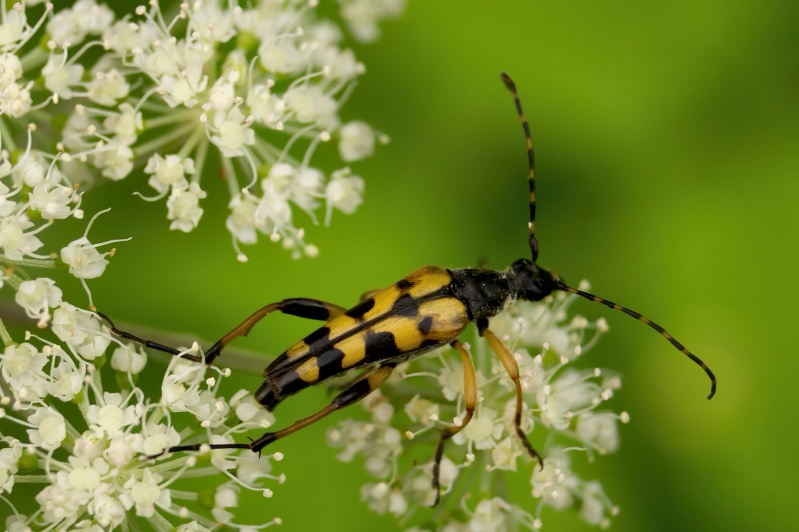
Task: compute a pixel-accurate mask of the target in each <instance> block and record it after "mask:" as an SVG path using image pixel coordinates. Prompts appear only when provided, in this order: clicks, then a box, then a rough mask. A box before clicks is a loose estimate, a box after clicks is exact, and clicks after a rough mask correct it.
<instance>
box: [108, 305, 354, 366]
mask: <svg viewBox="0 0 799 532" xmlns="http://www.w3.org/2000/svg"><path fill="white" fill-rule="evenodd" d="M345 310H346V309H345V308H344V307H340V306H338V305H334V304H333V303H328V302H326V301H320V300H318V299H311V298H307V297H294V298H289V299H284V300H282V301H278V302H277V303H270V304H268V305H266V306H264V307H261V308H260V309H258V310H257V311H255V312H253V313H252V314H251V315H250V316H249V317H248V318H247V319H246V320H244V321H243V322H241V323H240V324H239V325H238V326H237V327H236V328H235V329H233V330H232V331H230V332H229V333H227V334H226V335H225V336H223V337H222V338H221V339H220V340H219V341H217V342H216V343H215V344H214V345H212V346H211V348H210V349H208V351H206V352H205V357H199V356H196V355H189V354H186V353H185V352H184V351H181V350H179V349H175V348H174V347H169V346H166V345H162V344H159V343H157V342H152V341H150V340H145V339H143V338H139V337H138V336H135V335H133V334H131V333H129V332H127V331H123V330H120V329H118V328H117V327H116V325H114V322H112V321H111V319H110V318H109V317H108V316H106V315H105V314H103V313H102V312H96V314H97V315H98V316H100V317H101V318H102V319H104V320H105V321H106V322H107V323H108V325H109V327H110V330H111V334H113V335H114V336H117V337H119V338H124V339H126V340H132V341H134V342H136V343H138V344H141V345H143V346H144V347H149V348H151V349H155V350H157V351H163V352H164V353H169V354H170V355H175V356H181V357H183V358H186V359H188V360H191V361H194V362H205V363H206V364H210V363H212V362H213V361H214V360H215V359H216V357H218V356H219V355H220V354H221V352H222V348H223V347H225V346H226V345H227V344H229V343H230V342H231V341H232V340H233V339H234V338H237V337H239V336H246V335H247V333H249V332H250V329H252V328H253V327H254V326H255V324H256V323H258V322H259V321H261V320H262V319H263V318H265V317H266V316H267V315H268V314H270V313H272V312H275V311H279V312H282V313H283V314H289V315H291V316H298V317H300V318H307V319H310V320H320V321H330V320H332V319H333V318H335V317H337V316H340V315H341V314H343V313H344V311H345Z"/></svg>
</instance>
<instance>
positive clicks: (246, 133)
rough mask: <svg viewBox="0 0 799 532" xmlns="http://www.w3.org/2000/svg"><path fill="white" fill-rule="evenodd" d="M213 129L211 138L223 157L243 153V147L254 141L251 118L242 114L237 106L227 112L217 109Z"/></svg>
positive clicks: (236, 155)
mask: <svg viewBox="0 0 799 532" xmlns="http://www.w3.org/2000/svg"><path fill="white" fill-rule="evenodd" d="M213 131H214V134H212V135H211V140H213V142H214V144H216V145H217V146H218V147H219V149H220V150H221V152H222V154H223V155H224V156H225V157H238V156H240V155H244V148H245V147H246V146H251V145H253V144H254V143H255V131H253V129H252V120H251V119H250V118H249V117H247V116H244V114H242V112H241V110H240V109H239V108H238V107H234V108H233V109H231V110H230V111H228V112H223V111H217V113H216V114H215V115H214V129H213Z"/></svg>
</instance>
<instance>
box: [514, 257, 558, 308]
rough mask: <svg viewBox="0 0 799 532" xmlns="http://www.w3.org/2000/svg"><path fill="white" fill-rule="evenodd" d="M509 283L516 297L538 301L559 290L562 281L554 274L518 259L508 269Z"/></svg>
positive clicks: (526, 260) (527, 261) (528, 261)
mask: <svg viewBox="0 0 799 532" xmlns="http://www.w3.org/2000/svg"><path fill="white" fill-rule="evenodd" d="M510 275H511V283H512V287H513V291H514V293H515V294H516V297H518V298H519V299H524V300H526V301H540V300H542V299H544V298H545V297H547V296H548V295H549V294H551V293H552V292H553V291H555V290H557V289H559V285H560V283H562V281H561V280H560V278H559V277H558V276H557V274H556V273H554V272H551V271H549V270H545V269H543V268H539V267H538V265H537V264H536V263H534V262H533V261H531V260H528V259H519V260H517V261H516V262H514V263H513V264H512V265H511V267H510Z"/></svg>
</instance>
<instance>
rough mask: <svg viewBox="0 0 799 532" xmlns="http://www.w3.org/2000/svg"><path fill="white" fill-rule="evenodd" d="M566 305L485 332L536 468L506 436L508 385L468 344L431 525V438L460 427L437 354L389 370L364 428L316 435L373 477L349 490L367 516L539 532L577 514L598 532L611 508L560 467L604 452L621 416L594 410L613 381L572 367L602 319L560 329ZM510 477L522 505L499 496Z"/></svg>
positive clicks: (449, 361)
mask: <svg viewBox="0 0 799 532" xmlns="http://www.w3.org/2000/svg"><path fill="white" fill-rule="evenodd" d="M575 298H576V296H573V295H567V294H565V293H557V294H556V295H555V296H554V297H553V296H550V297H549V298H547V300H545V301H543V302H538V303H529V302H516V303H514V304H513V305H511V307H510V309H509V310H507V311H505V312H504V313H502V314H500V315H498V316H496V317H495V318H493V320H492V322H491V328H492V330H493V331H494V332H495V333H497V334H498V335H499V336H500V337H502V338H503V339H504V340H505V341H506V343H508V345H509V346H511V348H512V350H513V353H514V357H515V358H516V361H517V363H518V365H519V370H520V376H521V385H522V389H523V396H524V414H523V415H524V417H523V420H522V429H523V430H524V432H525V433H526V434H527V435H528V437H529V438H530V439H531V440H532V441H533V442H534V444H535V446H536V449H537V451H538V452H540V453H541V455H542V456H543V468H541V467H539V464H538V463H537V462H536V460H534V459H532V458H531V457H530V456H529V454H528V453H527V451H526V450H525V448H524V446H523V445H522V442H521V441H520V440H519V437H518V436H517V435H516V434H515V429H514V414H515V406H516V394H515V386H514V384H513V382H512V381H511V379H510V378H509V377H508V375H507V372H506V371H505V369H504V367H503V366H502V364H501V363H500V361H499V360H498V359H497V357H496V356H494V354H493V353H492V352H491V350H490V349H488V347H487V345H485V342H484V341H483V340H482V339H478V340H477V341H476V342H475V344H474V345H472V346H471V351H472V356H473V359H474V363H475V368H476V370H477V383H478V386H479V397H478V403H477V408H476V410H475V412H474V417H473V418H472V419H471V421H470V422H469V423H468V425H466V427H465V428H464V429H463V430H461V431H460V432H458V433H457V434H456V435H455V436H454V437H452V438H451V440H450V441H449V442H448V443H447V446H446V447H445V448H444V456H443V460H442V463H441V469H440V482H441V486H442V496H441V501H440V502H439V506H440V507H441V508H440V509H438V511H436V512H434V513H433V517H432V521H431V518H430V512H429V510H427V509H425V507H426V506H429V505H430V504H431V503H432V502H433V501H435V497H436V494H435V491H434V489H433V488H432V486H431V480H432V465H433V462H432V459H433V453H434V449H435V447H436V443H437V441H438V435H439V432H440V430H441V429H443V428H446V427H448V426H453V425H455V426H457V425H460V424H462V419H463V416H464V414H465V410H464V409H463V394H464V390H463V382H464V379H463V368H462V366H461V364H459V363H458V362H457V360H458V359H457V357H456V356H453V355H452V354H451V353H450V352H448V351H449V350H448V349H445V350H442V351H441V352H439V353H438V354H437V355H434V356H425V357H420V358H419V359H415V360H413V361H411V362H410V363H407V364H405V365H404V367H403V366H400V367H399V368H398V371H396V372H395V376H393V377H392V378H390V379H389V380H388V381H387V382H386V384H384V385H383V386H382V387H381V391H382V392H381V393H374V394H372V395H371V396H369V397H367V398H366V399H365V400H364V401H363V406H364V407H365V408H366V410H367V411H368V412H369V413H370V417H371V419H369V420H367V421H355V420H344V421H341V422H339V423H338V425H337V426H336V427H334V428H332V429H330V430H329V431H328V433H327V438H328V443H329V444H330V445H332V446H334V447H337V448H340V449H341V452H340V453H339V455H338V457H339V458H340V459H341V460H343V461H350V460H353V459H354V458H355V457H360V458H361V460H362V461H363V464H364V467H365V468H366V470H367V472H368V473H369V474H370V475H371V476H372V477H374V478H375V481H374V482H371V483H368V484H366V485H364V486H363V487H362V488H361V497H362V499H363V500H364V501H365V502H366V504H368V506H369V507H370V508H371V509H372V510H374V511H376V512H378V513H381V514H382V513H389V514H393V515H394V516H395V517H396V518H397V519H398V521H399V522H400V524H402V525H404V526H410V525H411V524H414V523H417V521H420V520H421V522H420V523H417V525H418V526H416V527H414V529H415V530H437V529H443V530H447V531H458V530H464V531H468V530H504V529H518V528H528V529H539V528H541V527H542V526H543V521H544V520H543V519H542V512H543V509H544V508H546V507H550V508H553V509H556V510H563V509H566V508H572V507H577V508H578V509H579V512H580V516H581V517H582V518H583V519H584V520H585V521H586V522H588V523H590V524H594V525H600V526H607V525H608V524H609V523H610V521H609V518H610V516H612V515H615V514H616V513H617V512H618V509H617V508H616V507H615V506H614V505H613V504H612V503H611V502H610V500H609V499H608V497H607V496H606V495H605V493H604V490H603V489H602V486H601V484H600V483H599V482H598V481H595V480H585V479H583V478H581V477H580V476H579V475H578V474H577V473H576V472H575V469H574V468H573V465H572V464H573V463H574V462H577V461H585V458H587V459H588V460H587V461H589V462H590V461H592V460H593V459H594V458H595V457H596V455H602V454H605V453H610V452H614V451H615V450H616V449H617V448H618V446H619V435H618V423H619V421H622V422H627V420H628V415H627V414H626V413H621V414H616V413H613V412H612V411H609V410H607V409H605V407H604V405H605V402H606V401H607V400H609V399H610V398H611V397H612V396H613V394H614V392H615V390H617V389H618V388H619V387H620V386H621V381H620V379H619V378H618V377H617V376H615V375H613V374H610V373H608V372H607V371H604V370H600V369H598V368H592V369H576V368H575V367H574V364H573V363H574V362H575V361H576V360H578V359H581V356H582V355H584V354H585V353H586V352H587V351H589V350H590V349H591V347H593V346H594V344H595V343H596V342H597V340H598V339H599V337H600V335H601V334H602V333H603V332H605V331H606V330H607V325H606V323H605V321H604V320H602V319H600V320H598V321H596V322H593V323H592V322H589V321H588V320H586V319H585V318H582V317H579V316H577V317H574V318H572V319H571V320H569V319H567V309H568V307H569V305H570V303H571V302H572V301H573V300H574V299H575ZM410 457H413V458H410ZM510 474H513V475H523V476H525V477H527V478H528V479H529V485H530V491H529V493H530V498H529V499H527V500H514V499H513V498H511V497H510V495H509V494H508V493H506V492H505V491H504V488H503V486H504V485H505V482H504V480H503V478H502V477H503V476H504V475H510ZM414 516H417V517H418V518H417V519H415V518H414ZM444 516H446V517H444ZM425 519H426V520H425ZM437 519H442V521H437ZM443 519H445V520H443Z"/></svg>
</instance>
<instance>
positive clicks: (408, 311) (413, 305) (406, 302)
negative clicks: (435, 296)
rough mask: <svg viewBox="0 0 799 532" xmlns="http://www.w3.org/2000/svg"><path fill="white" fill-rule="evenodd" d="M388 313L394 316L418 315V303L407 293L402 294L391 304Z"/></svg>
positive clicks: (409, 316)
mask: <svg viewBox="0 0 799 532" xmlns="http://www.w3.org/2000/svg"><path fill="white" fill-rule="evenodd" d="M390 313H391V314H392V315H394V316H405V317H408V318H412V317H414V316H418V315H419V303H417V302H416V300H415V299H414V298H413V297H412V296H410V295H409V294H402V295H401V296H399V297H398V298H397V300H396V301H394V304H393V305H391V311H390Z"/></svg>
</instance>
